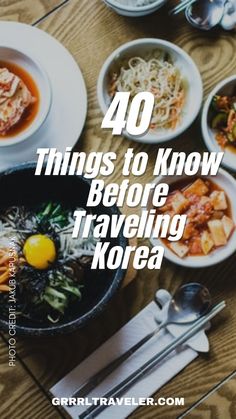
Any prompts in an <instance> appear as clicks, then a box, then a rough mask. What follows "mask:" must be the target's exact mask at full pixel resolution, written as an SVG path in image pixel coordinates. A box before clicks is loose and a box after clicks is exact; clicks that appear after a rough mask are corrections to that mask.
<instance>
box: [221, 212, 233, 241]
mask: <svg viewBox="0 0 236 419" xmlns="http://www.w3.org/2000/svg"><path fill="white" fill-rule="evenodd" d="M222 224H223V229H224V232H225V235H226V237H227V239H228V238H229V236H230V235H231V233H232V231H233V229H234V222H233V220H231V218H229V217H227V216H226V215H224V217H223V218H222Z"/></svg>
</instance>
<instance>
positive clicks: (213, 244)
mask: <svg viewBox="0 0 236 419" xmlns="http://www.w3.org/2000/svg"><path fill="white" fill-rule="evenodd" d="M160 211H161V212H162V213H163V214H169V215H170V216H173V215H174V214H186V215H187V222H186V225H185V229H184V234H183V237H182V239H181V240H179V241H178V242H169V241H167V240H164V242H165V244H166V245H167V246H168V247H169V249H171V250H172V251H173V252H174V253H175V254H176V255H178V256H179V257H180V258H184V257H186V256H203V255H208V254H209V253H210V252H212V251H213V250H215V249H217V248H218V247H219V246H225V245H226V244H227V242H228V240H229V238H230V236H231V234H232V233H233V231H234V229H235V225H234V222H233V220H232V216H231V209H230V204H229V200H228V197H227V196H226V193H225V192H224V191H223V190H222V189H220V188H219V187H218V186H217V185H216V184H215V183H213V182H212V181H210V180H209V179H207V180H203V179H201V178H198V179H196V180H194V182H192V183H189V181H187V182H182V181H181V182H176V183H175V184H174V185H172V190H171V193H170V194H169V196H168V198H167V201H166V204H165V206H163V207H162V208H161V209H160Z"/></svg>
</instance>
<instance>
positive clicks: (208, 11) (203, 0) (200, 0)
mask: <svg viewBox="0 0 236 419" xmlns="http://www.w3.org/2000/svg"><path fill="white" fill-rule="evenodd" d="M226 3H227V0H197V1H196V2H195V3H193V4H190V5H189V6H188V7H187V8H186V9H185V16H186V18H187V20H188V22H189V23H190V24H191V25H192V26H195V27H196V28H198V29H203V30H206V31H208V30H210V29H211V28H213V27H214V26H216V25H218V23H220V21H221V19H222V18H223V15H224V8H225V4H226Z"/></svg>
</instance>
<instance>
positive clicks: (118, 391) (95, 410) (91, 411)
mask: <svg viewBox="0 0 236 419" xmlns="http://www.w3.org/2000/svg"><path fill="white" fill-rule="evenodd" d="M225 306H226V304H225V302H224V301H222V302H221V303H219V304H217V305H216V306H215V307H213V308H212V310H211V311H210V312H209V313H208V314H206V315H205V316H203V317H201V318H200V319H199V320H198V321H196V322H195V323H194V324H193V325H192V326H191V327H189V329H188V330H187V331H186V332H185V333H183V334H182V335H180V336H179V337H177V338H175V339H174V340H173V341H172V342H171V343H170V344H169V345H167V346H166V347H165V348H164V349H163V350H162V351H160V352H159V353H157V354H156V355H154V356H153V357H152V358H151V359H150V360H149V361H147V362H145V363H144V364H143V365H142V366H141V367H139V368H138V369H137V370H136V371H134V372H133V373H132V374H130V375H129V376H128V377H127V378H126V379H125V380H123V381H122V382H121V383H119V384H117V385H116V386H115V387H113V388H112V389H111V390H110V391H108V392H107V393H106V394H105V395H104V396H103V397H104V398H106V399H109V398H116V397H120V396H121V395H122V394H124V393H125V392H126V391H127V390H129V389H130V387H132V386H133V385H134V384H135V383H136V382H138V381H139V380H140V379H141V378H142V377H144V376H145V375H146V374H147V373H149V372H150V371H151V370H152V369H153V368H154V367H155V366H156V365H157V364H159V362H160V361H162V360H163V359H164V358H166V357H167V356H168V355H169V354H170V353H171V352H172V351H173V350H175V349H176V347H177V346H179V345H182V344H183V343H185V342H187V341H188V340H189V339H190V338H191V337H193V336H194V335H195V334H196V333H197V332H199V331H200V330H201V329H202V328H203V326H205V325H206V324H207V323H208V322H209V321H210V320H211V319H212V318H213V317H215V316H216V314H218V313H219V312H220V311H221V310H223V308H225ZM106 408H107V405H92V406H91V407H89V408H88V409H87V410H86V411H85V412H83V413H82V414H81V415H79V418H80V419H91V418H95V417H96V416H97V415H98V414H100V413H101V412H102V411H103V410H105V409H106Z"/></svg>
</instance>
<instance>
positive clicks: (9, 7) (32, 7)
mask: <svg viewBox="0 0 236 419" xmlns="http://www.w3.org/2000/svg"><path fill="white" fill-rule="evenodd" d="M62 2H63V0H1V1H0V19H1V20H9V21H15V22H21V23H29V24H33V23H34V22H36V21H38V20H39V19H41V18H42V17H44V16H45V15H46V14H47V13H49V12H51V11H52V10H53V9H55V7H57V6H59V5H60V4H61V3H62Z"/></svg>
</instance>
